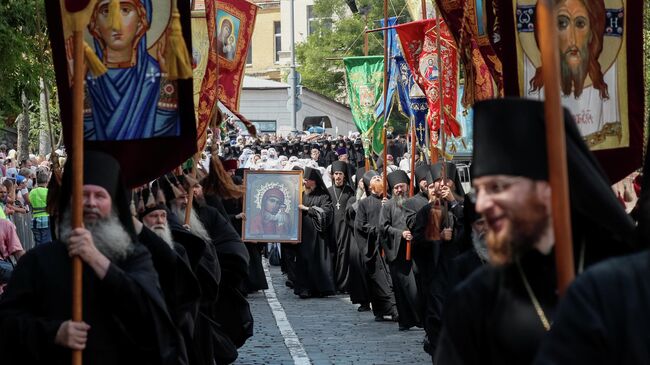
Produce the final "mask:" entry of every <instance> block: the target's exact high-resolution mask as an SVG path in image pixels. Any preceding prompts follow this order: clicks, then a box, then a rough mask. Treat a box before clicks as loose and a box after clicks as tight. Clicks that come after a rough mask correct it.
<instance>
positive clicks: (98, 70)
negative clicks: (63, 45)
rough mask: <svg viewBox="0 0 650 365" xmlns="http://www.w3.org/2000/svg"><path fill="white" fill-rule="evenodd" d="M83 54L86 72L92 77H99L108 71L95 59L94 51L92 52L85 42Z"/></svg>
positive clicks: (97, 58)
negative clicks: (86, 66) (86, 67)
mask: <svg viewBox="0 0 650 365" xmlns="http://www.w3.org/2000/svg"><path fill="white" fill-rule="evenodd" d="M84 54H85V56H86V65H88V70H90V73H91V74H93V76H95V77H99V76H101V75H103V74H105V73H106V71H108V69H107V68H106V66H105V65H104V64H103V63H102V61H100V60H99V57H97V54H95V51H93V49H92V48H90V46H89V45H88V43H86V42H84Z"/></svg>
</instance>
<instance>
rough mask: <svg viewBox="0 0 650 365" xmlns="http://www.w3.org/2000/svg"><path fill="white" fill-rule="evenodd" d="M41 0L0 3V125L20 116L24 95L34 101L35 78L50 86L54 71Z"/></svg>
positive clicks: (36, 86) (35, 95) (16, 0)
mask: <svg viewBox="0 0 650 365" xmlns="http://www.w3.org/2000/svg"><path fill="white" fill-rule="evenodd" d="M46 26H47V25H46V21H45V7H44V2H43V1H42V0H4V1H2V2H1V3H0V50H2V57H0V70H2V72H0V85H1V87H2V92H1V93H0V124H2V123H3V122H8V123H9V124H10V123H13V121H14V119H15V118H16V116H17V115H18V114H20V113H21V112H22V106H21V102H20V95H21V92H22V91H24V92H25V94H26V95H27V98H28V99H29V100H30V101H33V100H38V94H39V91H40V87H39V78H40V77H41V76H44V78H45V80H46V82H48V84H50V85H52V83H53V80H54V71H53V67H52V58H51V50H50V47H49V42H48V39H47V28H46Z"/></svg>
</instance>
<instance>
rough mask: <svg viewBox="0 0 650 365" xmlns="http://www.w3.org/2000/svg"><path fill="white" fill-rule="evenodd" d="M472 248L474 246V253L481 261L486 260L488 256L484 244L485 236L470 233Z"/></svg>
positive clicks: (485, 244)
mask: <svg viewBox="0 0 650 365" xmlns="http://www.w3.org/2000/svg"><path fill="white" fill-rule="evenodd" d="M472 246H474V251H476V254H477V255H478V257H479V258H480V259H481V260H483V261H487V260H488V257H489V254H488V248H487V243H486V242H485V235H478V234H476V232H473V231H472Z"/></svg>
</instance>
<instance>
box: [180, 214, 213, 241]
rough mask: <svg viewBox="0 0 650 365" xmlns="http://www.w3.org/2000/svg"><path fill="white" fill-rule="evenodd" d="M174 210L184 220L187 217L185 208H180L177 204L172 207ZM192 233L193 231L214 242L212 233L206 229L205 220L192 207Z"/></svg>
mask: <svg viewBox="0 0 650 365" xmlns="http://www.w3.org/2000/svg"><path fill="white" fill-rule="evenodd" d="M172 212H174V214H176V216H177V217H178V218H179V219H181V220H183V221H184V219H185V209H183V208H179V207H177V206H176V205H174V206H173V207H172ZM190 233H192V234H193V235H195V236H198V237H199V238H200V239H202V240H204V241H205V242H212V238H210V234H209V233H208V230H207V229H205V226H204V225H203V222H201V220H200V219H199V216H198V215H197V214H196V210H194V208H192V211H191V213H190Z"/></svg>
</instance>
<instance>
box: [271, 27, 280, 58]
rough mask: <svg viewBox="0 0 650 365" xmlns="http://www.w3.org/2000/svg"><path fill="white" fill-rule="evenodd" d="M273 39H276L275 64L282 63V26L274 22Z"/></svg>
mask: <svg viewBox="0 0 650 365" xmlns="http://www.w3.org/2000/svg"><path fill="white" fill-rule="evenodd" d="M273 37H274V39H275V62H276V63H278V62H280V51H282V24H281V23H280V22H273Z"/></svg>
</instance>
